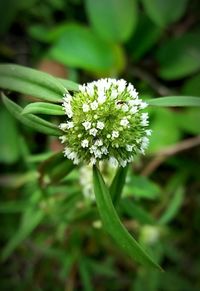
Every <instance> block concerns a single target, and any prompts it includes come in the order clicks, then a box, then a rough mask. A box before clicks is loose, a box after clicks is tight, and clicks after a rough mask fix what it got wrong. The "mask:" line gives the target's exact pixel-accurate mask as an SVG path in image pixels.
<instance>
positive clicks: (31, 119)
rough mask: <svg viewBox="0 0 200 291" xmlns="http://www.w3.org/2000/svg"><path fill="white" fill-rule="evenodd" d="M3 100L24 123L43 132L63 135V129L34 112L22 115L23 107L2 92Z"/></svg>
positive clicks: (9, 109)
mask: <svg viewBox="0 0 200 291" xmlns="http://www.w3.org/2000/svg"><path fill="white" fill-rule="evenodd" d="M2 100H3V102H4V104H5V106H6V108H7V109H8V111H10V113H11V114H13V116H15V118H17V119H18V120H19V121H20V122H22V123H23V124H25V125H27V126H29V127H31V128H32V129H34V130H36V131H39V132H41V133H45V134H48V135H55V136H59V135H61V131H60V129H59V128H58V127H57V126H56V125H54V124H52V123H50V122H48V121H46V120H44V119H42V118H40V117H38V116H35V115H33V114H28V115H27V116H24V115H22V111H23V109H22V108H21V107H20V106H19V105H17V104H16V103H15V102H13V101H11V100H10V99H9V98H7V97H6V96H5V95H4V94H2Z"/></svg>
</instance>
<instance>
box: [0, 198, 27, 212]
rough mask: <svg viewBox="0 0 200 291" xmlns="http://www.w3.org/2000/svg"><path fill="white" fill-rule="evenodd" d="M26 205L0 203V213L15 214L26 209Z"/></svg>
mask: <svg viewBox="0 0 200 291" xmlns="http://www.w3.org/2000/svg"><path fill="white" fill-rule="evenodd" d="M27 206H28V203H27V202H24V201H19V200H17V201H6V202H3V203H2V202H1V205H0V213H17V212H23V211H25V210H26V209H27Z"/></svg>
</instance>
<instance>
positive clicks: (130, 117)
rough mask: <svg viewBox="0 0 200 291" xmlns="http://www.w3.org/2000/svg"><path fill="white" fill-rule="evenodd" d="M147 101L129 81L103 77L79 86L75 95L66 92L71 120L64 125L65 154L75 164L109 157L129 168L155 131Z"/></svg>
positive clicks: (67, 112)
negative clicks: (147, 108)
mask: <svg viewBox="0 0 200 291" xmlns="http://www.w3.org/2000/svg"><path fill="white" fill-rule="evenodd" d="M145 107H147V103H146V102H144V101H142V100H141V99H139V98H138V93H137V91H136V89H135V88H134V87H133V85H132V84H127V83H126V81H125V80H123V79H121V80H115V79H100V80H98V81H94V82H91V83H88V84H84V85H82V86H79V91H78V92H75V93H74V95H73V97H72V96H71V95H70V94H69V93H65V94H64V98H63V108H64V110H65V113H66V115H67V121H66V122H64V123H61V124H60V129H61V130H62V131H63V135H62V136H61V137H60V139H61V142H62V143H64V144H65V150H64V155H65V156H66V157H67V158H68V159H71V160H73V162H74V163H75V164H78V163H80V162H86V163H88V164H90V165H94V164H96V163H97V162H99V161H101V160H108V161H109V163H110V164H111V165H112V166H113V167H117V166H118V165H120V166H123V167H125V166H126V164H127V163H129V162H131V161H133V159H134V156H135V155H136V154H137V153H139V152H140V153H143V154H144V152H145V149H146V148H147V146H148V142H149V136H150V135H151V130H149V129H147V126H148V125H149V121H148V113H143V112H142V110H143V109H144V108H145Z"/></svg>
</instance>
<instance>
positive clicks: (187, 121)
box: [177, 98, 200, 135]
mask: <svg viewBox="0 0 200 291" xmlns="http://www.w3.org/2000/svg"><path fill="white" fill-rule="evenodd" d="M199 99H200V98H199ZM177 123H178V125H179V127H180V128H181V129H182V130H183V131H184V132H186V133H190V134H195V135H196V134H200V126H199V125H200V109H199V108H188V109H187V110H184V111H182V112H179V113H178V116H177Z"/></svg>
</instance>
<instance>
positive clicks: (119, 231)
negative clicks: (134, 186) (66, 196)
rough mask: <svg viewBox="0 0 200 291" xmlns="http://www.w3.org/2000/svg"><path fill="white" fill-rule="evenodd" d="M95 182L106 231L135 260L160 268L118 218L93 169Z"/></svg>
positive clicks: (106, 190) (97, 174)
mask: <svg viewBox="0 0 200 291" xmlns="http://www.w3.org/2000/svg"><path fill="white" fill-rule="evenodd" d="M93 181H94V192H95V196H96V202H97V206H98V209H99V213H100V215H101V219H102V222H103V224H104V227H105V229H106V230H107V231H108V233H109V234H110V235H111V236H112V238H113V239H114V240H115V242H116V243H118V244H119V246H120V247H121V248H122V250H123V251H124V252H126V253H127V254H128V255H129V256H130V257H131V258H133V259H134V260H136V261H138V262H140V263H142V264H144V265H147V266H151V267H155V268H158V269H160V267H159V266H158V265H157V264H156V263H155V262H154V261H153V260H152V259H151V258H150V257H149V256H148V255H147V254H146V253H145V251H144V250H143V249H142V248H141V247H140V245H139V244H138V243H137V242H136V241H135V240H134V239H133V238H132V237H131V235H130V234H129V233H128V231H127V230H126V229H125V228H124V226H123V225H122V223H121V222H120V220H119V217H118V216H117V213H116V211H115V208H114V207H113V204H112V200H111V198H110V194H109V191H108V188H107V187H106V185H105V183H104V181H103V179H102V177H101V174H100V172H99V170H98V169H97V168H96V167H94V168H93Z"/></svg>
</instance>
